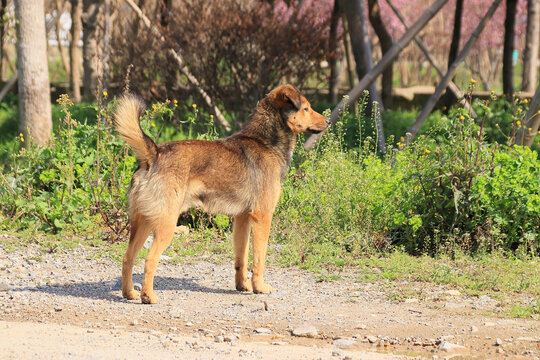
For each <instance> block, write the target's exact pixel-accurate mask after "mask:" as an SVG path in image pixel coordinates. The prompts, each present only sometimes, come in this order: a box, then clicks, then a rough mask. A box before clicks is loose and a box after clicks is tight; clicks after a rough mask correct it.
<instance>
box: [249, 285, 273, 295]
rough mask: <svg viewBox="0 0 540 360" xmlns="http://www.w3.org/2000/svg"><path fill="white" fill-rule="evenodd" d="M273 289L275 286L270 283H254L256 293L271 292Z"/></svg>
mask: <svg viewBox="0 0 540 360" xmlns="http://www.w3.org/2000/svg"><path fill="white" fill-rule="evenodd" d="M272 291H274V288H273V287H271V286H270V285H268V284H265V283H261V284H253V292H254V293H255V294H270V293H271V292H272Z"/></svg>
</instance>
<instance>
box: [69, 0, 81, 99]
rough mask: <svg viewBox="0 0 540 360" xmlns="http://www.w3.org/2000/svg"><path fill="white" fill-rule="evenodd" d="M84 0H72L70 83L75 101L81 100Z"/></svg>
mask: <svg viewBox="0 0 540 360" xmlns="http://www.w3.org/2000/svg"><path fill="white" fill-rule="evenodd" d="M82 11H83V2H82V0H71V43H70V45H69V52H70V62H71V66H70V68H71V73H70V76H69V83H70V87H71V92H72V97H73V101H75V102H79V101H81V60H82V59H81V57H82V54H81V48H80V47H79V40H80V39H81V31H82V19H81V16H82Z"/></svg>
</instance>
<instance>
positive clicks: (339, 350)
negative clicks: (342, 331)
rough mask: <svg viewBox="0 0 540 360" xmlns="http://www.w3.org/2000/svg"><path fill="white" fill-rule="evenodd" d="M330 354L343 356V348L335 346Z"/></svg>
mask: <svg viewBox="0 0 540 360" xmlns="http://www.w3.org/2000/svg"><path fill="white" fill-rule="evenodd" d="M332 356H343V350H341V349H339V348H337V349H333V350H332Z"/></svg>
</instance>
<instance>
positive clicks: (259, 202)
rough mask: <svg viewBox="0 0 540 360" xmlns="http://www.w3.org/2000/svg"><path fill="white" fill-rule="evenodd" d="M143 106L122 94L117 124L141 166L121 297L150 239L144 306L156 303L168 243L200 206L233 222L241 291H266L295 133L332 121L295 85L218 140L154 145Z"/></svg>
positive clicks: (129, 292) (129, 293)
mask: <svg viewBox="0 0 540 360" xmlns="http://www.w3.org/2000/svg"><path fill="white" fill-rule="evenodd" d="M143 112H144V104H143V102H142V101H141V100H140V99H139V98H138V97H137V96H135V95H132V94H126V95H123V96H122V97H121V98H120V100H119V102H118V105H117V107H116V111H115V116H114V126H115V128H116V131H117V133H118V135H119V136H120V138H122V139H124V140H125V141H126V142H127V143H128V144H129V145H130V146H131V147H132V148H133V151H134V153H135V157H136V158H137V161H138V163H139V167H138V169H137V170H136V171H135V173H134V174H133V178H132V181H131V185H130V189H129V195H128V204H129V221H130V225H131V234H130V239H129V245H128V248H127V250H126V253H125V255H124V258H123V262H122V295H123V296H124V297H125V298H127V299H131V300H133V299H137V298H138V296H139V294H138V292H137V291H136V290H135V289H134V288H133V279H132V271H133V264H134V261H135V258H136V257H137V254H138V253H139V251H140V250H141V248H142V246H143V244H144V242H145V240H146V238H147V237H148V235H149V234H150V233H151V232H153V233H154V241H153V243H152V247H151V248H150V251H149V253H148V256H147V257H146V260H145V265H144V275H143V284H142V290H141V294H140V297H141V301H142V303H145V304H155V303H157V301H158V299H157V297H156V294H155V293H154V290H153V282H154V273H155V271H156V267H157V264H158V260H159V258H160V256H161V254H162V253H163V251H164V250H165V249H166V248H167V247H168V246H169V244H170V242H171V239H172V237H173V233H174V230H175V227H176V222H177V219H178V217H179V216H180V214H181V213H182V212H184V211H186V210H188V209H190V208H193V207H198V208H201V209H203V210H204V211H206V212H208V213H212V214H225V215H229V216H232V217H234V221H233V240H234V254H235V262H234V267H235V270H236V276H235V284H236V289H237V290H238V291H253V292H254V293H263V294H267V293H270V292H271V291H272V290H273V289H272V287H271V286H270V285H268V284H266V283H265V282H264V279H263V272H264V266H265V261H266V250H267V245H268V237H269V235H270V224H271V222H272V216H273V212H274V209H275V207H276V205H277V203H278V200H279V196H280V193H281V181H282V180H283V178H284V177H285V175H286V172H287V167H288V165H289V163H290V161H291V158H292V154H293V150H294V147H295V144H296V136H297V135H298V134H300V133H315V134H316V133H320V132H321V131H323V130H325V129H326V128H327V126H328V125H329V120H328V119H327V118H325V117H324V116H323V115H321V114H319V113H317V112H316V111H314V110H313V109H312V108H311V105H310V103H309V102H308V100H307V99H306V98H305V97H304V96H303V95H302V94H301V93H300V92H299V91H298V90H297V89H296V88H295V87H294V86H292V85H284V86H280V87H277V88H275V89H273V90H272V91H270V92H269V93H268V94H267V95H266V96H265V97H264V98H263V99H262V100H261V101H259V103H258V104H257V106H256V107H255V109H254V110H253V112H252V113H251V115H250V118H249V121H248V122H247V124H246V125H245V126H244V127H243V128H242V129H241V130H240V131H239V132H238V133H236V134H234V135H231V136H229V137H227V138H224V139H219V140H215V141H204V140H183V141H172V142H166V143H163V144H159V145H156V143H155V142H154V141H153V140H152V139H151V138H150V137H149V136H148V135H147V134H145V133H144V132H143V130H142V128H141V126H140V116H141V115H142V114H143ZM251 231H253V264H252V277H251V282H249V281H248V251H249V237H250V232H251Z"/></svg>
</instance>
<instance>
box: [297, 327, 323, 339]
mask: <svg viewBox="0 0 540 360" xmlns="http://www.w3.org/2000/svg"><path fill="white" fill-rule="evenodd" d="M292 334H293V335H294V336H299V337H308V338H314V337H315V336H317V335H319V330H317V328H316V327H315V326H300V327H297V328H294V330H293V331H292Z"/></svg>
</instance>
